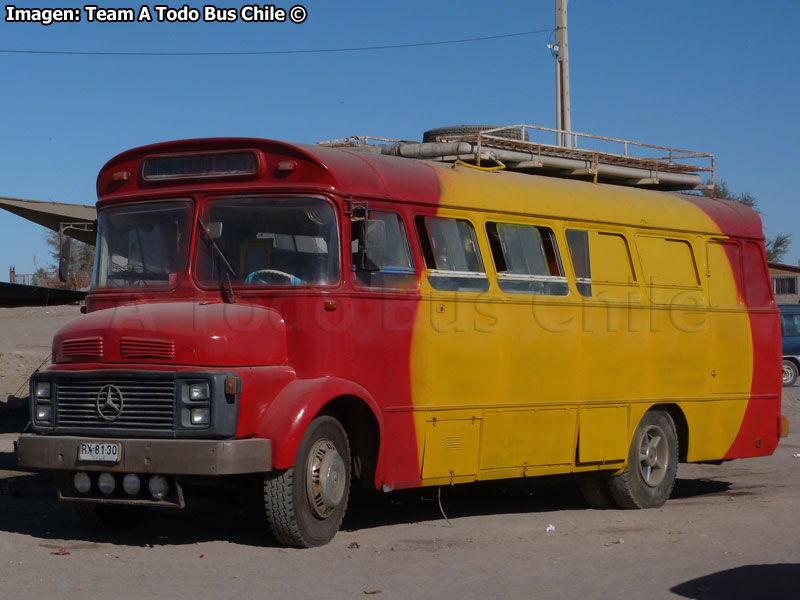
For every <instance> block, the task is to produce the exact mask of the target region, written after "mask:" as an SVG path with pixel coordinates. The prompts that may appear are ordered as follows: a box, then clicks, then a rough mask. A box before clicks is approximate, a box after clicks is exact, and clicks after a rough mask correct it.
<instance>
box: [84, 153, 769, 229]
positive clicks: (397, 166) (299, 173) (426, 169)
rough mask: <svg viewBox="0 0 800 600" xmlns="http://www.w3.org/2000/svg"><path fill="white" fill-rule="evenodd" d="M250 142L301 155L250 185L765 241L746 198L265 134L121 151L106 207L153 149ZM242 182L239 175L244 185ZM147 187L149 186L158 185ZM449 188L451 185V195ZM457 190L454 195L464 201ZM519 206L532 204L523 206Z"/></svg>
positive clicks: (179, 185)
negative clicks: (124, 174) (481, 166)
mask: <svg viewBox="0 0 800 600" xmlns="http://www.w3.org/2000/svg"><path fill="white" fill-rule="evenodd" d="M247 148H250V149H256V150H258V151H260V152H261V153H263V154H264V155H265V156H266V157H268V159H269V160H271V161H274V162H276V163H277V162H278V161H283V160H293V161H295V162H296V163H298V165H300V166H298V167H297V169H296V171H295V172H293V173H291V174H289V175H288V176H281V177H279V178H278V177H272V176H271V174H270V173H266V174H265V175H264V176H263V177H260V178H258V181H257V182H251V183H249V184H248V185H249V186H250V187H259V188H263V187H274V188H282V189H286V188H287V187H302V188H303V189H306V190H308V189H311V190H319V191H327V192H331V193H337V194H340V195H343V196H345V197H348V196H352V197H361V198H366V199H369V198H376V199H377V198H383V199H392V200H398V201H405V202H414V203H418V204H435V205H440V206H444V205H451V206H454V207H455V206H459V207H463V208H468V209H472V210H489V211H499V212H517V213H520V212H522V213H523V214H533V215H539V216H542V217H550V218H560V219H567V220H570V219H574V220H581V221H597V222H614V223H617V224H620V225H626V226H636V227H655V228H663V229H672V230H683V231H703V232H707V233H719V230H721V231H723V232H724V233H725V235H730V236H736V237H747V238H756V239H763V232H762V226H761V219H760V217H759V216H758V214H757V213H756V212H755V211H753V210H752V209H750V208H749V207H747V206H745V205H743V204H740V203H736V202H730V201H727V200H719V199H714V198H708V197H705V196H699V195H692V194H678V193H672V192H660V191H650V190H643V189H638V188H630V187H623V186H616V185H609V184H595V183H591V182H586V181H577V180H574V179H569V178H558V177H550V176H547V177H545V176H540V175H531V174H526V173H515V172H503V171H495V172H491V173H487V172H484V171H479V170H476V169H473V168H470V167H468V166H462V165H450V164H445V163H441V162H435V161H430V160H420V159H410V158H400V157H394V156H385V155H381V154H377V153H367V152H363V151H353V150H348V149H344V148H329V147H324V146H318V145H307V144H295V143H287V142H281V141H275V140H267V139H258V138H207V139H194V140H180V141H174V142H164V143H159V144H153V145H149V146H142V147H139V148H134V149H131V150H128V151H126V152H123V153H121V154H119V155H118V156H116V157H114V158H112V159H111V160H110V161H109V162H108V163H106V165H105V166H104V167H103V169H102V170H101V172H100V175H99V176H98V180H97V191H98V198H99V199H100V201H99V202H98V207H101V206H102V205H103V204H105V202H107V201H113V199H114V198H118V197H119V196H129V195H130V194H132V193H135V192H136V191H142V190H141V189H140V188H137V185H140V183H139V182H138V178H137V177H131V178H130V181H119V180H115V179H113V175H114V173H115V172H118V170H120V169H127V170H128V171H129V172H132V173H137V174H138V173H139V171H140V168H141V162H142V160H143V159H144V158H145V157H147V156H152V155H164V154H180V153H199V152H214V151H229V150H235V149H247ZM487 178H491V180H490V179H487ZM251 179H252V178H251ZM489 182H490V183H489ZM203 183H204V186H210V187H213V188H214V189H221V190H224V189H231V188H233V187H236V185H237V182H235V181H225V182H219V183H218V182H216V181H208V180H206V181H204V182H203ZM487 184H488V185H489V187H490V189H491V196H492V197H491V198H488V197H486V192H485V191H483V192H480V190H486V189H487ZM241 186H242V184H241V183H238V187H239V188H241ZM141 187H142V188H146V189H151V188H152V187H155V186H150V185H142V186H141ZM157 187H159V188H163V187H164V184H157ZM196 188H197V181H196V180H195V181H173V182H170V190H175V191H176V192H181V191H183V192H185V193H188V192H189V191H191V190H193V189H196ZM445 189H446V190H447V191H448V193H444V191H445ZM450 198H455V202H456V203H457V204H454V203H453V202H454V201H453V200H449V199H450ZM690 205H691V206H694V207H695V208H696V209H700V210H701V211H702V212H704V213H706V215H707V216H708V217H710V218H711V220H712V221H713V222H715V223H716V224H717V225H718V226H719V230H716V231H715V230H713V229H712V228H711V226H710V225H708V224H707V223H708V220H706V219H703V220H696V219H693V218H692V217H691V214H692V213H694V212H696V211H691V210H688V208H689V206H690ZM520 207H524V209H523V210H520Z"/></svg>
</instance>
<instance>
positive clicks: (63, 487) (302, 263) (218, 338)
mask: <svg viewBox="0 0 800 600" xmlns="http://www.w3.org/2000/svg"><path fill="white" fill-rule="evenodd" d="M97 195H98V203H97V210H98V220H97V221H98V222H97V244H96V258H95V264H94V274H93V282H92V286H91V291H90V293H89V294H88V296H87V298H86V302H85V306H84V307H82V313H84V314H82V315H80V316H78V317H77V318H76V319H74V320H73V321H72V322H70V323H68V324H67V325H65V326H64V327H63V328H62V329H60V330H59V331H58V332H57V333H56V334H55V337H54V340H53V355H52V365H51V366H50V367H48V368H47V369H45V370H42V371H39V372H37V373H35V374H34V375H33V376H32V378H31V384H30V386H31V393H30V398H31V400H30V410H31V428H32V431H31V432H30V433H25V434H23V435H22V436H21V437H20V439H19V442H18V460H19V464H20V465H21V466H22V467H26V468H30V469H33V470H43V471H52V472H54V473H55V474H56V475H57V480H58V482H59V485H58V495H59V498H60V499H62V500H65V501H69V502H72V503H74V506H75V507H76V510H77V511H78V514H79V515H80V516H81V518H82V519H83V520H85V521H86V523H87V524H89V525H91V526H100V527H112V528H114V527H123V526H126V525H131V524H132V523H134V522H136V520H137V519H138V518H139V516H140V515H141V512H142V509H143V507H145V508H146V507H149V506H164V507H183V506H185V504H186V501H187V499H186V495H185V494H184V488H185V487H187V484H188V483H191V481H193V480H194V479H195V478H211V479H214V480H217V481H219V480H221V479H222V478H227V477H234V476H243V475H246V476H248V477H253V478H257V479H258V482H259V490H261V491H263V504H264V510H265V513H266V520H267V522H268V523H269V526H270V528H271V531H272V533H273V535H274V537H275V538H276V540H277V541H279V542H280V543H282V544H285V545H290V546H296V547H309V546H317V545H322V544H325V543H327V542H329V541H330V540H331V539H332V538H333V536H334V535H335V533H336V532H337V531H338V529H339V527H340V524H341V522H342V518H343V516H344V513H345V510H346V508H347V504H348V498H349V495H350V491H351V486H359V487H362V488H366V489H371V490H378V491H383V492H391V491H392V490H398V489H403V488H414V487H421V486H449V485H454V484H462V483H468V482H474V481H480V480H497V479H510V478H525V477H536V476H543V475H556V474H574V476H577V477H578V480H579V481H580V483H581V488H582V490H583V492H584V495H585V496H586V499H587V500H588V501H589V502H590V503H591V504H592V505H596V506H616V507H620V508H651V507H658V506H661V505H663V504H664V502H665V501H666V500H667V499H668V497H669V496H670V493H671V491H672V488H673V485H674V483H675V478H676V471H677V467H678V463H680V462H695V463H696V462H710V463H721V462H723V461H728V460H731V459H735V458H741V457H752V456H766V455H769V454H771V453H772V452H773V451H774V450H775V448H776V446H777V444H778V441H779V437H780V436H781V435H786V434H787V432H788V422H787V421H786V419H785V418H783V417H781V415H780V400H781V376H780V373H781V350H780V347H781V346H780V338H781V333H780V321H779V313H778V310H777V308H776V305H775V302H774V299H773V296H772V291H771V287H770V281H769V277H768V272H767V266H766V260H765V247H764V235H763V232H762V227H761V222H760V219H759V217H758V215H757V214H756V213H755V212H753V211H752V210H751V209H749V208H747V207H745V206H743V205H741V204H736V203H732V202H727V201H723V200H718V199H714V198H707V197H703V196H699V195H691V194H678V193H667V192H663V191H657V190H656V191H653V190H648V189H640V188H636V187H630V186H627V187H626V186H621V185H610V184H604V183H596V182H592V181H580V180H574V179H565V178H557V177H546V176H540V175H535V174H528V173H519V172H508V171H502V170H501V171H487V170H486V168H485V167H482V168H474V165H470V164H466V163H464V162H462V161H458V162H455V163H452V164H449V163H443V162H441V161H435V160H434V161H432V160H422V159H411V158H403V157H398V156H387V155H383V154H381V153H376V152H360V151H356V150H353V149H348V148H333V147H325V146H319V145H317V146H311V145H302V144H294V143H284V142H279V141H271V140H264V139H250V138H216V139H199V140H188V141H175V142H168V143H160V144H155V145H150V146H145V147H141V148H136V149H133V150H129V151H127V152H123V153H122V154H120V155H118V156H116V157H115V158H113V159H111V160H110V161H109V162H108V163H107V164H106V165H105V166H104V167H103V168H102V170H101V171H100V173H99V176H98V179H97Z"/></svg>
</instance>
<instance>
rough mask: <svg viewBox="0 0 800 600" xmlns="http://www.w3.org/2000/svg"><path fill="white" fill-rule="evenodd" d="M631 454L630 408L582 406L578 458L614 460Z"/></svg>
mask: <svg viewBox="0 0 800 600" xmlns="http://www.w3.org/2000/svg"><path fill="white" fill-rule="evenodd" d="M627 455H628V408H627V407H625V406H609V407H602V408H598V407H594V408H582V409H581V411H580V427H579V430H578V460H579V461H580V462H583V463H587V462H611V461H620V460H624V459H625V457H626V456H627Z"/></svg>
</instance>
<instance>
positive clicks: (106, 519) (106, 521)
mask: <svg viewBox="0 0 800 600" xmlns="http://www.w3.org/2000/svg"><path fill="white" fill-rule="evenodd" d="M73 509H74V510H75V514H76V515H77V516H78V520H79V521H80V522H81V523H82V524H83V526H84V527H86V529H88V530H89V531H126V530H129V529H133V528H134V527H136V526H137V525H139V523H141V521H142V518H144V515H145V512H146V509H144V508H142V507H140V506H105V505H98V504H83V503H81V502H76V503H74V504H73Z"/></svg>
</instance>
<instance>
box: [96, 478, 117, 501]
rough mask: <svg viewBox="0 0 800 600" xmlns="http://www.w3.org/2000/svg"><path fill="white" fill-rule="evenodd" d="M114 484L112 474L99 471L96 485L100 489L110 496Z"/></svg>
mask: <svg viewBox="0 0 800 600" xmlns="http://www.w3.org/2000/svg"><path fill="white" fill-rule="evenodd" d="M116 484H117V482H116V481H114V476H113V475H112V474H111V473H100V477H98V478H97V487H99V488H100V491H101V492H103V493H104V494H105V495H106V496H110V495H111V494H113V493H114V487H115V486H116Z"/></svg>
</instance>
